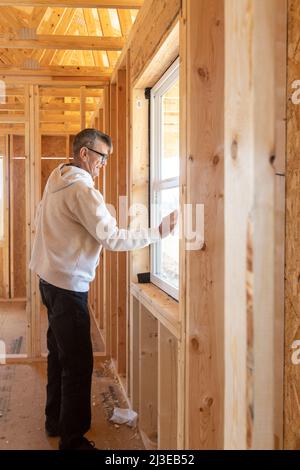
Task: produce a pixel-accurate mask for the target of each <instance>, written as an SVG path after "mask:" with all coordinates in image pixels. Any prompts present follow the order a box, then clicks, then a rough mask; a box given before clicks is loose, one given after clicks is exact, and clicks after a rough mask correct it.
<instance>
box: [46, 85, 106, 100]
mask: <svg viewBox="0 0 300 470" xmlns="http://www.w3.org/2000/svg"><path fill="white" fill-rule="evenodd" d="M102 94H103V92H102V90H100V89H99V90H97V89H96V90H95V89H91V90H89V89H88V88H87V89H86V90H85V96H86V97H89V98H97V97H101V96H102ZM40 96H57V97H65V96H75V97H80V88H50V87H49V88H48V87H45V88H41V89H40Z"/></svg>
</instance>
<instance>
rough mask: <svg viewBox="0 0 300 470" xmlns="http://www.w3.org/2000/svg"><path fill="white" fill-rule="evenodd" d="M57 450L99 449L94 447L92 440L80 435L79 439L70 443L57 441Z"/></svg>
mask: <svg viewBox="0 0 300 470" xmlns="http://www.w3.org/2000/svg"><path fill="white" fill-rule="evenodd" d="M59 450H100V449H97V448H96V447H95V442H94V441H89V440H88V439H86V438H85V437H81V438H80V439H79V440H77V441H76V442H74V443H72V444H68V445H66V444H64V443H63V442H62V441H60V442H59Z"/></svg>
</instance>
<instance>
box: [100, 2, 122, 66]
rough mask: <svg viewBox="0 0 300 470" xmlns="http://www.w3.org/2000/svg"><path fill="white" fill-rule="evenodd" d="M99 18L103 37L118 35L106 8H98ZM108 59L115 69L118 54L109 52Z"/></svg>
mask: <svg viewBox="0 0 300 470" xmlns="http://www.w3.org/2000/svg"><path fill="white" fill-rule="evenodd" d="M98 18H99V22H100V25H101V29H102V33H103V35H104V36H114V35H115V34H116V33H115V32H114V30H113V27H112V24H111V17H110V14H109V11H108V10H105V9H104V8H98ZM106 57H107V59H108V62H109V66H110V67H114V66H115V64H116V62H117V60H118V54H117V52H114V51H107V53H106Z"/></svg>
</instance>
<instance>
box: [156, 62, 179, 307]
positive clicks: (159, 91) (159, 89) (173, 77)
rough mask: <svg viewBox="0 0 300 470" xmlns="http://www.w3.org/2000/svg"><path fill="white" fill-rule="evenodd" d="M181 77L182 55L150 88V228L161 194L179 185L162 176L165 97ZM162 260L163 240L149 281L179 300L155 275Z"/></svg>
mask: <svg viewBox="0 0 300 470" xmlns="http://www.w3.org/2000/svg"><path fill="white" fill-rule="evenodd" d="M177 80H179V57H178V58H177V59H176V60H175V61H174V62H173V64H172V65H171V66H170V67H169V69H168V70H167V71H166V72H165V73H164V75H163V76H162V77H161V78H160V80H159V81H158V82H157V83H156V84H155V85H154V87H153V88H152V89H151V98H150V102H151V106H150V201H151V227H157V226H158V225H159V223H160V222H161V221H160V220H158V211H156V210H154V205H155V204H159V203H160V198H159V195H161V191H162V190H164V189H172V188H179V176H177V177H174V178H167V179H164V180H162V176H161V164H160V163H161V146H162V139H161V129H162V112H161V110H162V96H163V95H164V94H165V93H166V92H167V91H168V89H169V88H170V87H171V86H172V85H173V84H174V83H176V81H177ZM158 259H161V241H159V242H158V243H155V245H151V246H150V266H151V267H150V281H151V282H152V284H154V285H156V286H157V287H159V288H160V289H161V290H163V291H164V292H166V293H167V294H168V295H170V296H171V297H173V298H174V299H175V300H177V301H178V300H179V287H178V289H177V288H176V287H174V286H172V285H171V284H170V283H168V282H166V281H164V280H163V279H161V278H160V277H159V276H157V275H156V274H154V273H155V272H156V270H157V260H158Z"/></svg>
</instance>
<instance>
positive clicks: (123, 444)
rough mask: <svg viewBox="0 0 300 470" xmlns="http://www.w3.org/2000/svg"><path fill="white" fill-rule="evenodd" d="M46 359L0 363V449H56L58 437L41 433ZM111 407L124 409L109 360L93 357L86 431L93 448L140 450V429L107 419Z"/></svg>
mask: <svg viewBox="0 0 300 470" xmlns="http://www.w3.org/2000/svg"><path fill="white" fill-rule="evenodd" d="M46 370H47V364H46V362H33V363H31V364H10V365H1V366H0V450H51V449H52V450H56V449H57V448H58V438H48V437H47V436H46V435H45V432H44V404H45V386H46ZM114 407H120V408H127V404H126V401H125V399H124V396H123V394H122V391H121V388H120V386H119V384H118V382H117V380H116V378H115V377H114V376H113V373H112V369H111V367H110V363H109V362H108V361H107V362H106V363H102V362H101V361H100V360H99V358H95V366H94V373H93V385H92V413H93V417H92V426H91V430H90V431H89V432H88V433H87V434H86V437H87V438H88V439H91V440H93V441H95V443H96V447H98V448H99V449H106V450H115V449H116V450H117V449H118V450H126V449H128V450H139V449H143V448H144V446H143V443H142V440H141V437H140V434H139V432H138V431H137V430H136V429H132V428H130V427H128V426H126V425H115V424H113V423H111V422H109V418H110V417H111V415H112V413H113V409H114Z"/></svg>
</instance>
